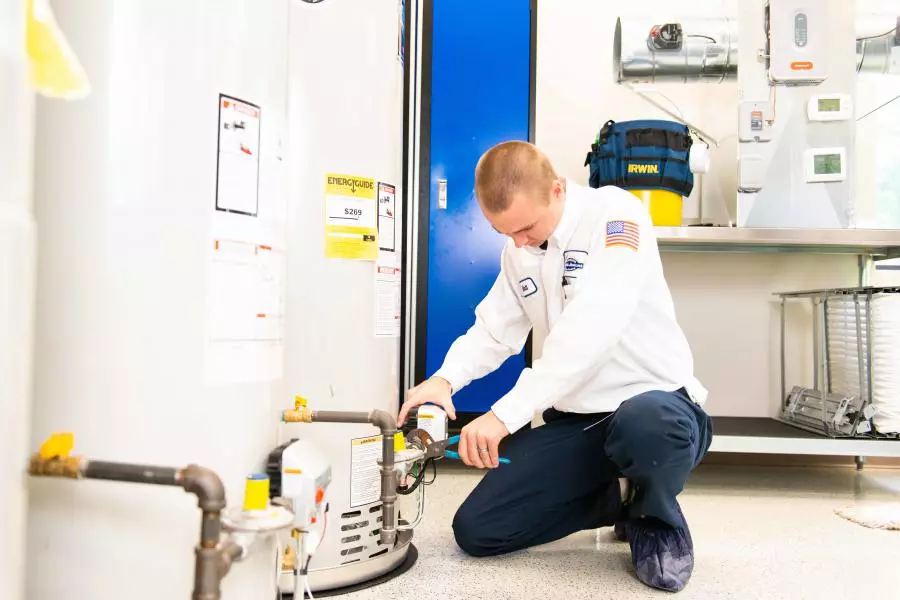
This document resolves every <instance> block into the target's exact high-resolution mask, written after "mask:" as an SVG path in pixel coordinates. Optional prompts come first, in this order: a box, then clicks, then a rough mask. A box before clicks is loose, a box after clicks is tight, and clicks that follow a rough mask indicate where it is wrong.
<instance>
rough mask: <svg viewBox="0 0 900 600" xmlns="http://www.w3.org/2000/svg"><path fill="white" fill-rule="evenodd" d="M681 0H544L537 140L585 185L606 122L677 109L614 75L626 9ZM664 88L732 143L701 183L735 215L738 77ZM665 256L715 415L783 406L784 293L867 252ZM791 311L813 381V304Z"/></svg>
mask: <svg viewBox="0 0 900 600" xmlns="http://www.w3.org/2000/svg"><path fill="white" fill-rule="evenodd" d="M744 1H745V0H742V4H743V3H744ZM685 4H687V3H682V6H684V5H685ZM672 5H673V3H672V2H667V1H661V0H652V1H648V2H643V3H639V4H636V3H632V4H628V5H620V6H618V7H616V8H613V7H612V6H611V5H609V4H604V3H601V2H594V1H592V0H552V1H551V0H545V1H542V2H539V3H538V29H537V44H538V46H537V53H538V54H537V98H536V99H537V109H536V119H537V123H536V138H537V139H536V141H537V143H538V145H539V146H540V147H541V148H542V149H543V150H544V151H545V152H547V154H548V155H549V156H550V158H551V160H553V162H554V164H555V166H556V168H557V170H558V171H559V172H560V173H561V174H564V175H565V176H568V177H572V178H573V179H574V180H576V181H578V182H581V183H586V181H587V175H588V172H587V168H586V167H584V166H583V164H584V157H585V154H586V153H587V151H588V150H589V147H590V143H591V141H592V140H593V139H594V136H595V135H596V132H597V131H598V129H599V127H600V125H601V124H602V123H603V122H605V121H606V120H608V119H615V120H625V119H634V118H669V117H667V116H666V115H665V114H664V113H662V112H661V111H659V110H657V109H656V108H654V107H652V106H651V105H649V104H647V103H646V102H644V101H643V100H641V99H640V98H637V97H636V96H635V95H634V94H632V93H631V92H630V91H628V90H627V89H625V88H622V87H620V86H618V85H616V84H615V83H614V81H613V74H612V41H613V33H614V29H615V22H616V17H618V16H623V17H628V16H643V15H647V14H650V13H652V14H654V15H657V16H658V19H659V20H660V21H664V20H665V19H666V17H669V16H675V15H672V10H671V6H672ZM872 6H873V7H874V8H873V10H882V9H886V8H889V6H888V5H887V4H885V5H884V6H881V5H877V3H874V4H872ZM742 8H743V7H742ZM722 14H729V15H735V14H737V3H736V2H727V1H725V2H723V1H719V0H704V1H701V0H696V1H694V2H691V3H690V7H689V8H679V12H678V13H677V16H681V17H686V16H692V15H693V16H696V15H703V16H707V17H709V16H718V15H722ZM659 87H660V89H662V90H664V92H665V95H666V96H668V97H669V98H670V99H671V101H672V102H673V103H674V104H676V105H677V106H678V108H679V109H680V110H681V112H682V113H683V114H684V116H685V118H686V119H688V120H689V121H693V122H694V123H695V124H696V125H697V126H698V127H700V128H702V129H704V130H706V131H708V132H709V133H710V134H711V135H713V136H716V137H718V138H719V139H720V140H721V141H722V142H723V143H722V145H721V147H720V148H716V149H713V154H712V165H713V168H712V172H710V173H709V174H707V175H705V176H704V177H703V178H702V181H701V183H700V184H699V185H697V186H695V187H698V188H701V187H702V193H703V200H704V216H705V217H712V218H713V219H714V220H716V221H718V222H728V221H729V220H731V219H733V218H734V214H735V213H734V209H735V200H734V198H735V187H736V180H737V154H736V131H737V129H736V128H737V101H738V89H737V83H736V82H726V83H722V84H694V85H677V84H669V85H664V86H659ZM661 102H663V103H665V102H666V100H664V99H663V100H661ZM870 143H871V142H870ZM696 194H697V192H696V191H695V193H694V194H693V198H694V199H696ZM696 217H697V211H696V204H693V203H689V204H688V205H686V222H687V223H689V222H692V221H695V220H696ZM663 261H664V265H665V269H666V277H667V279H668V281H669V284H670V286H671V288H672V292H673V295H674V297H675V302H676V309H677V311H678V315H679V320H680V322H681V324H682V326H683V327H684V329H685V331H686V333H687V335H688V338H689V340H690V342H691V345H692V347H693V350H694V354H695V358H696V370H697V374H698V377H699V378H700V379H701V381H703V382H704V383H705V384H706V385H707V387H708V388H709V389H710V400H709V404H708V408H709V410H710V412H712V413H713V414H715V415H730V416H771V415H774V414H775V412H776V410H777V407H778V406H779V395H780V392H779V390H780V377H779V374H780V368H779V354H778V352H777V348H778V312H777V310H776V305H775V303H774V302H775V300H776V299H775V298H774V297H773V293H774V292H779V291H791V290H800V289H809V288H817V287H822V286H842V285H855V284H856V282H857V266H856V259H855V257H850V256H808V255H796V254H789V255H785V254H780V255H778V254H761V255H746V254H675V253H671V254H666V255H664V257H663ZM790 314H791V316H792V318H791V320H790V326H789V328H790V331H789V333H790V335H789V361H788V362H789V369H788V378H787V379H788V386H791V385H794V384H802V383H805V384H809V383H811V370H810V363H811V358H810V351H809V346H810V344H811V340H810V339H809V338H810V336H811V334H810V329H809V326H808V321H807V320H805V319H803V318H802V316H803V315H802V312H801V313H798V312H797V311H796V310H795V311H793V312H792V313H790Z"/></svg>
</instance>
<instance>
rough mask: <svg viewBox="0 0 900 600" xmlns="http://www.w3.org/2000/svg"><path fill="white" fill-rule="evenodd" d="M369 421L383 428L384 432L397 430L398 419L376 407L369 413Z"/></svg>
mask: <svg viewBox="0 0 900 600" xmlns="http://www.w3.org/2000/svg"><path fill="white" fill-rule="evenodd" d="M369 422H370V423H372V425H374V426H375V427H378V428H379V429H381V432H382V433H392V432H394V431H396V430H397V419H396V418H394V416H393V415H391V413H389V412H387V411H384V410H377V409H376V410H373V411H372V412H371V413H369Z"/></svg>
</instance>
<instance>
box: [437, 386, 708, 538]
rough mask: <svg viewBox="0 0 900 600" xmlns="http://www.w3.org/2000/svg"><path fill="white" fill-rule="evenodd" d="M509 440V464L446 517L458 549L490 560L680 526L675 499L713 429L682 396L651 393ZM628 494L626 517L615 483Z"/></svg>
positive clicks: (553, 417) (557, 416)
mask: <svg viewBox="0 0 900 600" xmlns="http://www.w3.org/2000/svg"><path fill="white" fill-rule="evenodd" d="M544 421H545V424H544V425H542V426H540V427H537V428H534V429H528V430H522V431H520V432H518V433H517V434H516V435H513V436H511V437H510V438H508V441H507V442H506V443H505V444H504V446H503V450H502V454H503V455H504V456H507V457H509V458H510V460H511V463H510V464H508V465H500V466H499V467H498V468H496V469H492V470H490V471H488V472H487V473H486V474H485V476H484V478H483V479H482V480H481V482H480V483H479V484H478V486H477V487H476V488H475V490H474V491H473V492H472V493H471V494H470V495H469V497H468V498H467V499H466V500H465V502H464V503H463V504H462V506H461V507H460V508H459V510H458V511H457V513H456V516H455V517H454V519H453V531H454V534H455V536H456V541H457V543H458V544H459V546H460V547H461V548H462V549H463V550H464V551H465V552H467V553H469V554H471V555H474V556H493V555H498V554H504V553H507V552H513V551H516V550H520V549H523V548H528V547H531V546H535V545H538V544H545V543H548V542H552V541H554V540H558V539H561V538H563V537H566V536H568V535H570V534H572V533H575V532H577V531H582V530H585V529H595V528H597V527H604V526H609V525H613V524H614V523H615V522H616V521H617V520H619V519H622V518H655V519H659V520H660V521H663V522H665V523H667V524H669V525H671V526H672V527H680V526H683V525H684V523H683V522H682V520H681V516H680V514H679V511H678V509H677V506H676V500H675V497H676V496H677V495H678V494H679V493H680V492H681V491H682V489H684V484H685V481H686V480H687V477H688V475H689V474H690V473H691V471H692V470H693V469H694V467H696V466H697V465H698V464H699V463H700V461H701V460H702V459H703V456H704V455H705V454H706V451H707V450H708V449H709V444H710V442H711V441H712V422H711V420H710V418H709V417H708V416H707V415H706V413H705V412H704V411H703V409H702V408H701V407H700V406H698V405H697V404H695V403H694V402H692V401H691V400H690V399H689V398H688V397H687V394H686V393H685V392H684V390H680V391H677V392H660V391H654V392H648V393H645V394H641V395H639V396H635V397H634V398H631V399H629V400H626V401H625V402H623V403H622V404H621V406H619V408H618V410H616V411H615V412H614V413H603V414H589V415H580V414H572V413H563V412H559V411H556V410H554V409H550V410H548V411H546V412H545V413H544ZM620 477H627V478H628V479H629V480H630V481H631V482H632V483H633V485H634V486H635V495H634V497H633V500H632V501H631V502H630V503H629V504H628V505H627V508H626V510H627V514H624V513H623V508H622V503H621V498H620V488H619V483H618V479H619V478H620Z"/></svg>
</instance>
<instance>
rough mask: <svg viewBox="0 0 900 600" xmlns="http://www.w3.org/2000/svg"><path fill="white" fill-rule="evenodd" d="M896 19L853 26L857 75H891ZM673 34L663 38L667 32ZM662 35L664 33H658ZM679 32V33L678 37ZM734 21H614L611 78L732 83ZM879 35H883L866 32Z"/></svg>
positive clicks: (735, 54)
mask: <svg viewBox="0 0 900 600" xmlns="http://www.w3.org/2000/svg"><path fill="white" fill-rule="evenodd" d="M894 19H895V17H884V16H880V17H878V22H881V23H883V26H882V27H881V28H880V29H879V28H878V26H877V25H873V22H872V17H871V16H868V17H865V18H862V17H861V18H860V19H858V22H857V24H856V31H857V42H856V70H857V72H859V73H873V74H885V73H889V72H890V71H889V69H890V54H891V48H892V47H893V46H894V45H895V43H896V41H895V40H896V37H895V33H894V30H891V31H887V32H886V30H887V29H888V28H889V27H890V25H889V24H888V23H892V22H893V21H894ZM667 27H670V30H669V31H668V33H670V34H672V35H670V36H669V37H668V39H667V38H666V35H665V34H666V33H667V31H666V28H667ZM660 30H662V31H660ZM676 30H677V31H676ZM737 30H738V23H737V21H736V20H731V19H727V18H725V17H722V18H720V19H702V18H694V19H687V20H684V21H669V22H668V23H667V22H666V21H651V20H649V19H646V18H633V19H631V18H629V19H622V18H621V17H619V18H618V19H616V33H615V37H614V38H613V77H614V78H615V80H616V83H624V82H632V83H697V82H705V83H721V82H723V81H725V80H730V79H736V78H737V70H738V33H737ZM873 30H879V31H880V32H884V33H882V34H881V35H870V34H869V33H868V32H870V31H873Z"/></svg>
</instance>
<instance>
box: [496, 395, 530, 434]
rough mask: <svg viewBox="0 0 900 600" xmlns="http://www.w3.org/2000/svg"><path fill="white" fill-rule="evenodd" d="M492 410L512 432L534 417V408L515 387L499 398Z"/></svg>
mask: <svg viewBox="0 0 900 600" xmlns="http://www.w3.org/2000/svg"><path fill="white" fill-rule="evenodd" d="M491 410H492V411H493V413H494V414H495V415H496V416H497V418H498V419H500V420H501V421H502V422H503V424H504V425H506V429H507V430H508V431H509V433H510V434H513V433H515V432H517V431H518V430H520V429H522V428H523V427H524V426H525V425H527V424H528V423H530V422H531V420H532V419H533V418H534V409H533V408H532V407H531V406H529V405H528V402H527V400H526V399H525V398H523V397H522V395H521V394H520V393H518V392H516V390H515V388H513V389H512V390H510V391H509V393H508V394H506V395H505V396H503V397H502V398H500V399H499V400H497V402H495V403H494V406H492V407H491Z"/></svg>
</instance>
